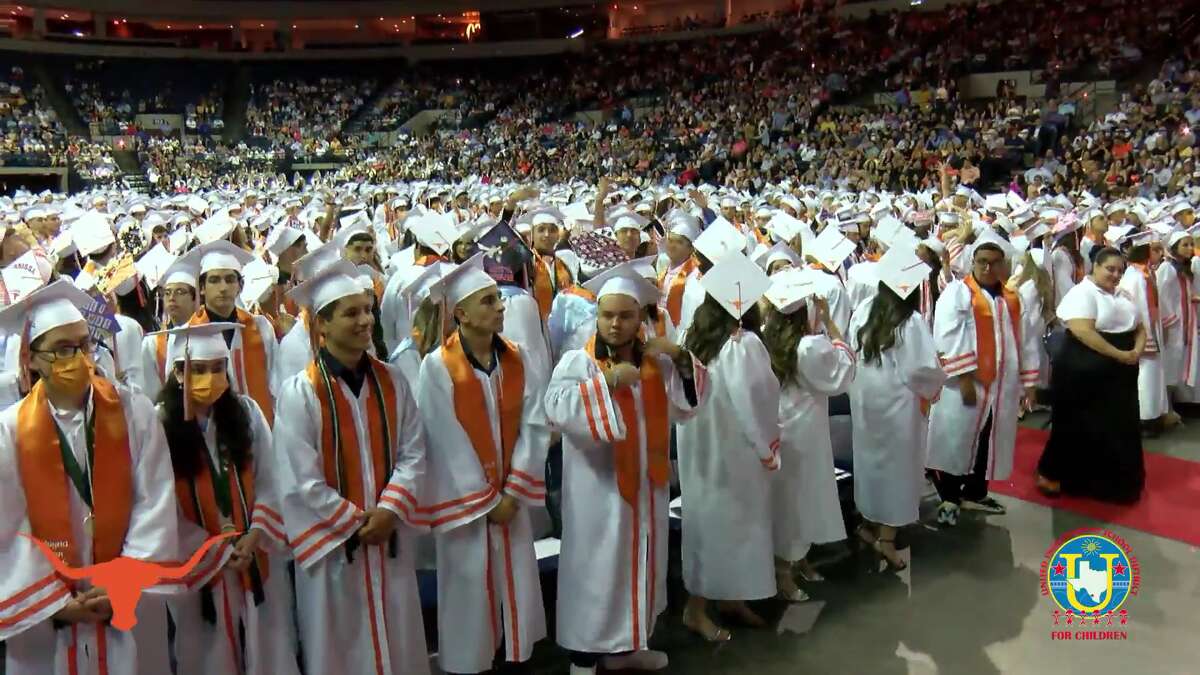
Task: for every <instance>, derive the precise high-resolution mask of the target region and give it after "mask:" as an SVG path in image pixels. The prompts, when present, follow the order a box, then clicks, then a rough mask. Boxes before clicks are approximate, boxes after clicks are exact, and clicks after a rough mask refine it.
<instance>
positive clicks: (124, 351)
mask: <svg viewBox="0 0 1200 675" xmlns="http://www.w3.org/2000/svg"><path fill="white" fill-rule="evenodd" d="M116 319H117V325H118V326H120V328H121V330H119V331H117V334H116V336H115V337H114V338H113V342H114V345H113V347H114V348H115V350H116V351H115V352H114V354H113V362H114V363H115V364H116V366H117V380H118V381H120V382H122V383H124V384H126V385H128V386H131V387H141V386H142V381H143V380H144V376H143V374H142V354H141V352H142V339H143V337H144V336H145V333H144V332H143V331H142V326H141V324H139V323H138V322H137V321H134V320H133V319H131V318H129V317H127V316H125V315H123V314H117V315H116Z"/></svg>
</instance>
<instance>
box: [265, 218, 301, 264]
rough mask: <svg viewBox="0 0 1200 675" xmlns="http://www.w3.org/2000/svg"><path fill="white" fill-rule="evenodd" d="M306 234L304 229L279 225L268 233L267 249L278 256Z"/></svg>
mask: <svg viewBox="0 0 1200 675" xmlns="http://www.w3.org/2000/svg"><path fill="white" fill-rule="evenodd" d="M303 236H304V231H303V230H299V229H296V228H294V227H288V226H287V225H279V226H277V227H275V229H273V230H271V233H270V234H268V235H267V250H268V251H270V252H271V255H273V256H275V257H276V258H278V257H279V256H280V255H282V254H283V252H284V251H286V250H288V249H289V248H291V247H292V244H295V243H296V241H297V240H299V239H300V238H301V237H303Z"/></svg>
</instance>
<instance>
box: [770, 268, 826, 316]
mask: <svg viewBox="0 0 1200 675" xmlns="http://www.w3.org/2000/svg"><path fill="white" fill-rule="evenodd" d="M817 291H818V288H817V284H816V282H815V281H814V280H813V277H812V276H811V275H809V274H805V273H804V270H801V269H790V270H784V271H782V272H780V273H778V274H776V275H775V276H773V277H771V286H770V287H769V288H768V289H767V292H766V293H765V297H766V298H767V300H769V301H770V302H771V304H772V305H774V306H775V309H777V310H779V311H780V312H783V313H784V314H791V313H793V312H795V311H796V310H798V309H800V308H801V307H802V306H803V305H804V301H805V300H807V299H808V298H809V297H810V296H812V295H814V294H816V293H817Z"/></svg>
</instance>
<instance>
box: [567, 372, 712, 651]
mask: <svg viewBox="0 0 1200 675" xmlns="http://www.w3.org/2000/svg"><path fill="white" fill-rule="evenodd" d="M658 365H659V370H660V372H661V373H662V377H663V380H664V382H665V384H666V391H667V400H668V403H669V406H670V410H668V411H666V413H667V414H668V415H670V416H671V417H672V418H680V417H683V416H685V415H690V414H691V413H692V412H693V411H694V410H695V408H696V407H699V406H701V405H703V402H704V398H703V397H704V393H705V392H704V391H703V389H704V386H703V385H704V380H705V376H704V372H703V367H702V366H700V365H699V364H698V363H694V364H693V367H694V368H695V370H694V372H695V373H696V375H695V376H694V377H695V380H694V382H695V385H696V389H697V391H696V403H697V405H696V406H692V405H691V404H689V403H688V401H687V396H686V394H685V393H684V385H683V381H682V380H681V379H680V377H679V374H678V372H677V371H676V370H675V366H674V364H673V363H672V362H671V360H670V359H669V358H666V357H660V358H659V361H658ZM633 394H634V395H633V400H634V410H635V411H636V413H637V417H638V420H637V428H638V432H639V436H638V438H639V451H638V452H639V460H638V461H639V466H640V467H641V469H642V470H641V474H640V475H639V476H638V481H639V487H638V499H637V501H638V504H637V506H636V508H634V507H632V506H630V505H629V504H628V503H627V502H626V501H625V499H624V498H623V497H622V496H621V494H620V491H619V489H618V488H617V479H616V473H615V471H616V470H615V468H614V462H613V446H612V442H613V441H617V440H624V439H625V438H627V434H628V426H627V425H626V422H625V420H624V419H623V418H622V417H621V412H620V409H619V408H618V406H617V405H616V402H615V401H613V399H612V394H611V393H610V392H609V390H608V385H607V384H606V383H605V381H604V375H603V373H601V372H600V369H599V368H598V367H597V366H596V363H595V361H593V360H592V358H591V356H589V355H588V353H587V352H586V351H585V350H582V349H579V350H574V351H571V352H568V353H567V354H565V355H564V356H563V358H562V360H561V361H560V362H559V364H558V366H557V367H556V368H555V369H554V375H553V377H552V378H551V380H550V386H549V388H548V389H547V391H546V416H547V417H548V418H549V420H550V423H551V424H552V425H554V427H555V428H556V429H558V430H560V431H561V432H562V434H563V488H562V492H563V504H562V518H563V536H562V551H561V553H560V555H559V565H558V626H557V631H556V638H557V641H558V644H560V645H562V646H563V647H564V648H566V649H570V650H575V651H581V652H589V653H594V654H616V653H621V652H630V651H638V650H642V649H646V648H647V643H648V640H649V639H650V634H651V633H652V632H653V631H654V624H655V621H656V619H657V618H658V615H659V614H660V613H661V612H662V611H663V610H665V609H666V607H667V560H668V550H667V541H668V538H669V529H668V522H667V515H668V504H669V502H670V499H671V497H670V493H669V485H663V486H662V487H654V486H652V485H651V484H650V478H649V476H648V474H647V467H648V465H649V463H648V460H647V455H646V408H645V403H644V401H643V399H642V387H641V383H640V382H639V383H638V384H636V385H634V387H633Z"/></svg>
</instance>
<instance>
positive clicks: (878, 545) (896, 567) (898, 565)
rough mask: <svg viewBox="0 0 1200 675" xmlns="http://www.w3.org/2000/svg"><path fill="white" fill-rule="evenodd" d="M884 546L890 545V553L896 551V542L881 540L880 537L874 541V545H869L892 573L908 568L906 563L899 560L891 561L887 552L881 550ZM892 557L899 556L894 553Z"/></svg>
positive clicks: (893, 540)
mask: <svg viewBox="0 0 1200 675" xmlns="http://www.w3.org/2000/svg"><path fill="white" fill-rule="evenodd" d="M884 544H891V545H892V551H893V552H894V551H895V550H896V540H895V539H883V538H882V537H881V538H878V539H876V540H875V543H874V544H872V545H871V548H874V549H875V553H877V554H878V555H879V557H880V558H883V561H884V562H886V563H887V566H888V569H890V570H892V571H893V572H899V571H901V570H904V569H907V568H908V563H907V562H905V561H903V560H900V559H893V558H891V557H889V556H888V554H887V552H886V551H885V550H884V548H883V545H884ZM894 555H899V554H898V553H894Z"/></svg>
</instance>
